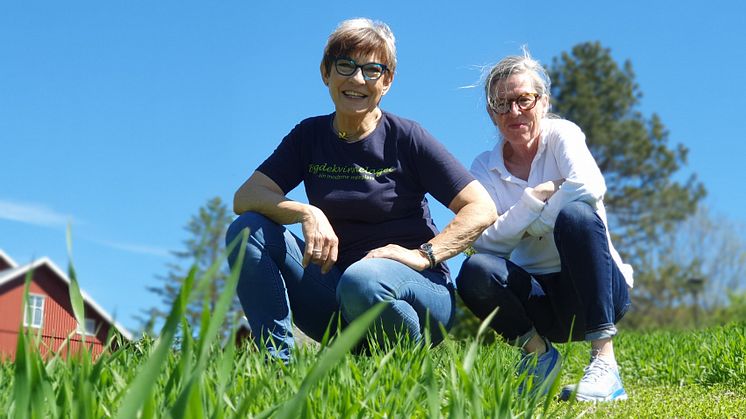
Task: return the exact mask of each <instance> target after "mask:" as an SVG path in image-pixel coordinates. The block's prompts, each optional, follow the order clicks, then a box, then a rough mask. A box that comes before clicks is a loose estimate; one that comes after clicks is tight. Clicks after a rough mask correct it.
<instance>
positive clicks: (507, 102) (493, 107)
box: [490, 93, 544, 115]
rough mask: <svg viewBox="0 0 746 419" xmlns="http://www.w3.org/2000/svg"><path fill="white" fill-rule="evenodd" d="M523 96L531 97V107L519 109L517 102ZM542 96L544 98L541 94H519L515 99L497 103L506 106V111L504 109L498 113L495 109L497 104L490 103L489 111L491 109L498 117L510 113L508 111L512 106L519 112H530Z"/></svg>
mask: <svg viewBox="0 0 746 419" xmlns="http://www.w3.org/2000/svg"><path fill="white" fill-rule="evenodd" d="M525 96H533V98H534V101H533V102H532V103H531V105H529V106H527V107H525V108H523V107H521V105H519V104H518V101H519V100H520V99H521V98H522V97H525ZM542 96H544V95H542V94H541V93H521V94H520V95H518V97H516V98H515V99H503V100H500V101H499V102H501V103H500V104H503V103H504V104H505V106H506V109H505V111H504V112H500V111H498V109H497V107H498V106H499V104H497V105H496V104H493V103H490V109H492V111H493V112H495V113H496V114H498V115H505V114H506V113H510V111H512V110H513V104H515V106H517V107H518V109H519V110H522V111H530V110H531V109H533V108H535V107H536V104H537V103H539V98H540V97H542Z"/></svg>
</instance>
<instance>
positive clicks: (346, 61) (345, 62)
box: [332, 57, 389, 80]
mask: <svg viewBox="0 0 746 419" xmlns="http://www.w3.org/2000/svg"><path fill="white" fill-rule="evenodd" d="M332 59H333V60H334V69H335V70H337V73H338V74H339V75H340V76H345V77H348V76H351V75H353V74H355V72H356V71H357V69H358V68H359V69H361V70H362V71H363V78H364V79H365V80H378V79H380V78H381V76H383V74H384V73H385V72H387V71H389V68H388V67H386V65H385V64H381V63H365V64H358V63H356V62H355V60H353V59H351V58H347V57H332Z"/></svg>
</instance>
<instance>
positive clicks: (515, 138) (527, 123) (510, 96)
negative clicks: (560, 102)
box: [487, 73, 549, 148]
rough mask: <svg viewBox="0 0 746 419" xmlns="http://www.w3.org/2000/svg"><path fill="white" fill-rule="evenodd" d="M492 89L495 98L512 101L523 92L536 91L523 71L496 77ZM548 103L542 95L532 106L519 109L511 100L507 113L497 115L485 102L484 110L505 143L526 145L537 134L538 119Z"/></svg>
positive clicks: (539, 120) (519, 145)
mask: <svg viewBox="0 0 746 419" xmlns="http://www.w3.org/2000/svg"><path fill="white" fill-rule="evenodd" d="M492 89H493V90H492V91H493V95H492V96H493V97H496V98H497V99H498V100H514V99H516V98H517V97H519V96H520V95H522V94H525V93H536V88H535V87H534V83H533V80H532V79H531V77H530V76H529V75H528V74H526V73H523V74H514V75H512V76H510V77H508V78H507V79H503V80H498V81H497V82H496V83H495V84H494V86H493V88H492ZM548 105H549V103H548V98H547V96H546V95H542V96H540V97H539V98H538V102H537V103H536V106H534V107H533V108H532V109H529V110H525V111H524V110H521V109H519V108H518V105H517V104H515V103H511V104H510V111H508V112H507V113H504V114H497V113H496V112H495V111H493V110H492V108H490V106H489V105H488V106H487V112H488V113H489V114H490V118H491V119H492V122H494V123H495V125H496V126H497V128H498V129H499V130H500V133H501V134H502V136H503V138H504V139H505V141H506V142H507V143H508V144H510V145H511V146H513V147H525V148H530V147H532V146H534V144H535V142H536V141H535V140H536V139H538V138H539V134H541V119H542V118H544V116H546V113H547V110H548Z"/></svg>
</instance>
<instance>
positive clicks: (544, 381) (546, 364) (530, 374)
mask: <svg viewBox="0 0 746 419" xmlns="http://www.w3.org/2000/svg"><path fill="white" fill-rule="evenodd" d="M544 344H546V346H547V351H546V352H544V353H543V354H541V355H539V356H536V355H535V354H533V353H527V354H524V355H523V358H521V362H520V363H519V364H518V375H519V377H523V378H522V379H521V383H520V384H519V385H518V393H519V394H523V392H524V391H526V390H527V389H528V390H529V391H531V392H539V393H540V394H541V395H544V394H546V393H547V392H548V391H549V388H550V387H551V386H552V383H553V382H554V379H555V378H556V377H557V374H559V371H560V367H561V366H562V356H560V353H559V351H558V350H557V349H556V348H555V347H554V346H552V344H551V343H550V342H549V341H548V340H547V339H546V338H544Z"/></svg>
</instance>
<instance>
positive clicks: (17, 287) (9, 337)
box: [0, 250, 132, 359]
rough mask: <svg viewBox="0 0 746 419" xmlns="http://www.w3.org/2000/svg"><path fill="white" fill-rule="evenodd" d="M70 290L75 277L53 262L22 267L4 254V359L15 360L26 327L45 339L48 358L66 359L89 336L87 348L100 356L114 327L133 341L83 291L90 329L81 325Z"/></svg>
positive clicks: (0, 304)
mask: <svg viewBox="0 0 746 419" xmlns="http://www.w3.org/2000/svg"><path fill="white" fill-rule="evenodd" d="M29 272H31V274H32V279H31V284H30V286H29V296H28V301H27V304H26V308H25V310H24V304H23V288H24V284H25V280H26V275H27V274H28V273H29ZM69 286H70V278H68V277H67V275H65V273H64V272H63V271H62V270H60V268H58V267H57V265H55V264H54V262H52V261H51V260H49V258H46V257H44V258H41V259H38V260H36V261H34V262H32V263H29V264H28V265H24V266H18V264H16V262H15V261H13V259H11V258H10V257H9V256H8V255H6V254H5V252H3V251H2V250H0V313H1V314H2V315H0V359H2V358H10V359H14V358H15V352H16V344H17V342H18V332H19V328H20V327H21V325H23V327H25V328H27V329H29V330H30V331H31V333H32V334H33V335H34V336H36V335H38V336H40V337H41V346H40V350H41V353H42V355H46V354H48V353H50V352H57V351H60V350H61V351H62V353H63V354H66V353H67V350H68V349H69V350H70V351H71V352H75V351H76V350H77V349H79V348H80V345H81V344H82V343H83V335H84V334H85V344H86V346H88V348H89V350H90V351H91V353H92V354H93V355H94V356H96V355H98V354H100V353H101V352H102V351H103V347H104V345H105V343H106V339H107V337H108V336H109V332H110V330H111V328H112V327H113V328H114V331H116V332H118V333H119V334H120V335H121V336H122V337H123V338H124V339H127V340H131V339H132V335H131V334H130V332H129V331H127V329H125V328H124V327H122V326H121V325H120V324H118V323H117V322H115V321H114V320H113V319H112V317H111V316H110V315H109V314H108V313H107V312H106V311H105V310H104V309H102V308H101V307H100V306H99V305H98V304H96V302H95V301H94V300H93V299H92V298H91V297H90V296H88V294H86V293H85V291H83V290H81V294H82V295H83V301H84V303H85V324H84V325H78V322H77V321H76V320H75V315H74V314H73V310H72V305H71V304H70V294H69ZM68 339H69V340H68ZM65 342H67V346H65Z"/></svg>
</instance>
